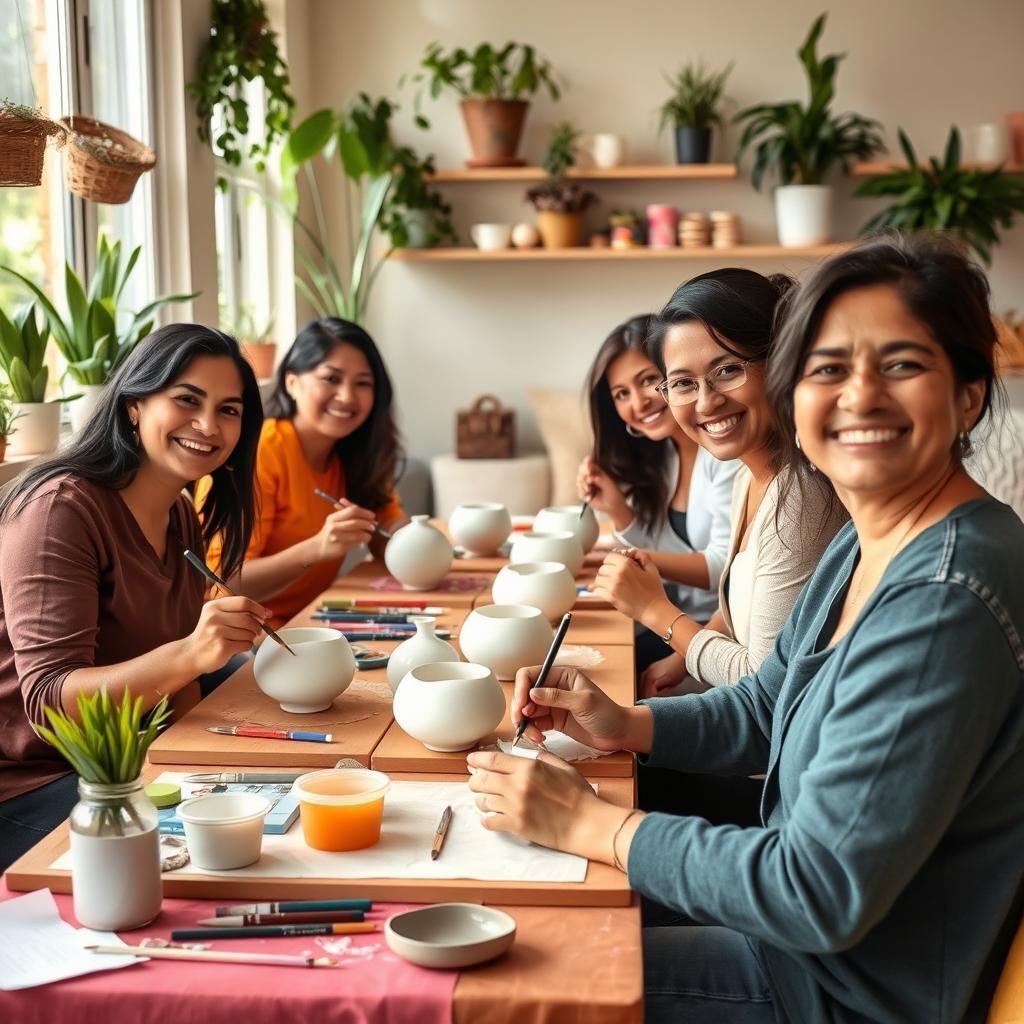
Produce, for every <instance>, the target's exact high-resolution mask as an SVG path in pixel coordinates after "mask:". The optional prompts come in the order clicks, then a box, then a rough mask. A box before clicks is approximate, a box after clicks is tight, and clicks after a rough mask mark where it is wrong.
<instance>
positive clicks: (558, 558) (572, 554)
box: [508, 530, 583, 576]
mask: <svg viewBox="0 0 1024 1024" xmlns="http://www.w3.org/2000/svg"><path fill="white" fill-rule="evenodd" d="M508 560H509V564H514V563H516V562H561V563H562V565H564V566H565V567H566V569H568V570H569V572H570V573H572V575H573V576H578V575H579V572H580V570H581V569H582V568H583V548H582V546H581V545H580V542H579V538H578V537H577V536H576V534H575V532H573V531H570V530H560V531H553V532H551V533H538V532H537V531H536V530H534V531H531V532H529V533H523V534H520V535H519V536H518V537H516V539H515V540H514V541H513V543H512V551H511V553H510V554H509V556H508Z"/></svg>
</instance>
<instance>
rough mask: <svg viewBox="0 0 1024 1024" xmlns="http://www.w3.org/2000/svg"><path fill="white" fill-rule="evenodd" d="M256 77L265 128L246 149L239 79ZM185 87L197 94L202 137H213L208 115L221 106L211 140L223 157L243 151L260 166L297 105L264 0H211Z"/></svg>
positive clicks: (235, 158) (234, 161) (230, 160)
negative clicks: (204, 37) (205, 33)
mask: <svg viewBox="0 0 1024 1024" xmlns="http://www.w3.org/2000/svg"><path fill="white" fill-rule="evenodd" d="M257 79H259V80H261V81H262V82H263V89H264V94H265V96H266V110H265V112H264V124H265V126H266V134H265V136H264V137H263V139H262V140H257V139H254V140H251V141H250V143H249V148H248V151H247V152H246V151H244V146H245V142H244V139H245V136H246V134H247V133H248V131H249V105H248V104H247V103H246V100H245V96H244V93H243V90H242V83H243V82H254V81H256V80H257ZM188 91H189V92H190V93H191V94H192V95H193V96H194V97H195V100H196V116H197V117H198V119H199V126H198V131H199V138H200V140H201V141H203V142H205V143H209V142H210V141H211V127H212V118H213V114H214V111H215V110H217V108H218V107H219V108H220V109H221V111H222V113H223V125H222V127H221V130H220V131H219V132H218V134H217V137H216V138H215V139H213V140H212V141H213V144H214V145H215V147H216V148H217V149H218V150H219V151H220V155H221V156H222V157H223V159H224V162H225V163H227V164H229V165H230V166H232V167H238V166H240V165H241V163H242V157H243V155H244V156H247V157H248V158H249V159H251V160H253V161H254V163H255V166H256V169H257V170H259V171H262V170H263V169H264V167H265V166H266V159H267V157H268V156H269V155H270V151H271V148H272V147H273V144H274V142H275V140H277V139H283V138H284V137H285V136H286V135H287V133H288V131H289V129H290V128H291V123H292V113H293V111H294V109H295V99H294V98H293V97H292V94H291V93H290V92H289V90H288V66H287V65H286V64H285V62H284V60H283V58H282V57H281V54H280V53H279V52H278V49H277V37H276V36H275V34H274V32H273V31H272V30H271V28H270V22H269V19H268V17H267V11H266V7H265V6H264V5H263V3H262V0H212V3H211V25H210V41H209V42H208V43H207V44H206V47H205V48H204V50H203V52H202V54H201V55H200V57H199V66H198V68H197V78H196V79H195V81H193V82H190V83H189V85H188ZM218 184H219V185H221V187H223V186H224V185H225V184H226V179H224V178H219V179H218Z"/></svg>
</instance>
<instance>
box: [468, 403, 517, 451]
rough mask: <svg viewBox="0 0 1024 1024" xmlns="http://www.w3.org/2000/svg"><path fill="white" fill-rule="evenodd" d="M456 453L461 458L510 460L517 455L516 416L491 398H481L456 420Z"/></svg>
mask: <svg viewBox="0 0 1024 1024" xmlns="http://www.w3.org/2000/svg"><path fill="white" fill-rule="evenodd" d="M455 454H456V455H457V456H458V457H459V458H460V459H511V458H514V457H515V454H516V414H515V411H514V410H513V409H504V408H502V405H501V402H499V401H498V399H497V398H495V396H494V395H481V396H480V397H479V398H478V399H477V400H476V401H475V402H474V403H473V405H472V407H471V408H469V409H461V410H459V412H458V413H457V414H456V417H455Z"/></svg>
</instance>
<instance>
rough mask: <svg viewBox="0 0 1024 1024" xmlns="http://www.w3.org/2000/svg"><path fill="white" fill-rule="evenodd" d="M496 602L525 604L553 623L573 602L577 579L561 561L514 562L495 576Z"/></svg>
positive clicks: (492, 595) (494, 597)
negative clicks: (539, 611)
mask: <svg viewBox="0 0 1024 1024" xmlns="http://www.w3.org/2000/svg"><path fill="white" fill-rule="evenodd" d="M491 597H492V598H493V599H494V603H495V604H528V605H530V607H531V608H539V609H540V610H541V611H542V612H543V613H544V617H545V618H546V619H547V620H548V622H556V621H557V620H558V619H560V618H561V617H562V616H563V615H564V614H565V613H566V612H567V611H569V610H570V609H571V608H572V606H573V605H574V604H575V603H576V581H575V580H574V579H573V578H572V573H570V572H569V570H568V569H566V567H565V566H564V565H562V563H561V562H516V563H513V564H510V565H506V566H505V567H504V568H503V569H502V570H501V571H500V572H499V573H498V575H497V576H496V577H495V578H494V585H493V586H492V587H491Z"/></svg>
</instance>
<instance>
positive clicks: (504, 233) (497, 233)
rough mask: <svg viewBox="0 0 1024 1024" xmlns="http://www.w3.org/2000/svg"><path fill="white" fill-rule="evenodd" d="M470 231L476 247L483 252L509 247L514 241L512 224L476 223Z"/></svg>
mask: <svg viewBox="0 0 1024 1024" xmlns="http://www.w3.org/2000/svg"><path fill="white" fill-rule="evenodd" d="M469 233H470V236H471V237H472V239H473V241H474V243H476V247H477V248H478V249H480V250H482V251H483V252H493V251H494V250H496V249H507V248H508V246H509V242H511V241H512V225H511V224H474V225H473V226H472V227H471V228H470V229H469Z"/></svg>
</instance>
